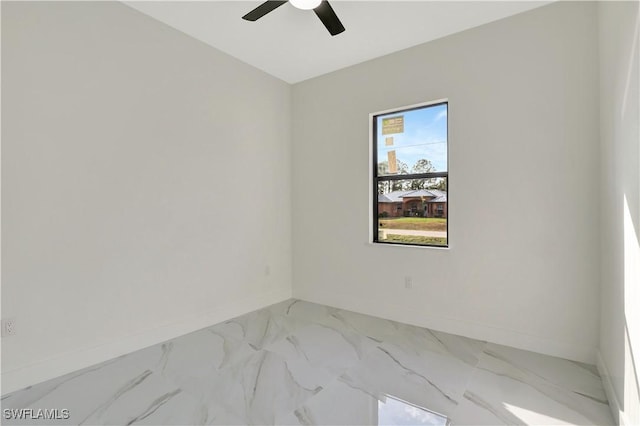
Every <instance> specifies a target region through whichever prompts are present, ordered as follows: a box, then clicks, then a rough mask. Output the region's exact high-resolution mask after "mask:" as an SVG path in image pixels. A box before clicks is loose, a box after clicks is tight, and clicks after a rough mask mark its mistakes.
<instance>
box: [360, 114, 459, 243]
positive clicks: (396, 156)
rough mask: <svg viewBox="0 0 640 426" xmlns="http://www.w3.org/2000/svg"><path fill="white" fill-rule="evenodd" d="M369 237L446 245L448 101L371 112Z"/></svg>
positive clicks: (384, 240)
mask: <svg viewBox="0 0 640 426" xmlns="http://www.w3.org/2000/svg"><path fill="white" fill-rule="evenodd" d="M371 125H372V132H371V134H372V145H373V146H372V150H371V152H372V157H373V158H372V160H373V164H372V165H373V167H372V173H373V187H372V191H373V208H372V215H373V242H375V243H385V244H403V245H414V246H415V245H417V246H437V247H448V245H449V243H448V212H449V209H448V202H447V194H448V181H449V167H448V103H447V102H446V101H438V102H433V103H429V104H422V105H418V106H411V107H406V108H402V109H398V110H393V111H385V112H381V113H377V114H372V115H371Z"/></svg>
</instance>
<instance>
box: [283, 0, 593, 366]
mask: <svg viewBox="0 0 640 426" xmlns="http://www.w3.org/2000/svg"><path fill="white" fill-rule="evenodd" d="M596 29H597V17H596V4H595V3H591V2H585V3H574V2H562V3H559V4H553V5H550V6H546V7H542V8H539V9H536V10H533V11H531V12H527V13H524V14H521V15H517V16H514V17H510V18H507V19H504V20H501V21H498V22H494V23H491V24H488V25H485V26H482V27H478V28H475V29H471V30H469V31H465V32H463V33H459V34H456V35H453V36H450V37H446V38H443V39H440V40H436V41H433V42H430V43H426V44H423V45H420V46H417V47H414V48H410V49H407V50H404V51H401V52H398V53H394V54H391V55H388V56H385V57H382V58H379V59H375V60H372V61H369V62H366V63H363V64H360V65H356V66H353V67H350V68H347V69H344V70H340V71H336V72H334V73H331V74H328V75H325V76H322V77H318V78H314V79H312V80H308V81H305V82H302V83H299V84H296V85H295V86H294V89H293V176H294V182H293V211H294V212H295V214H294V216H293V235H294V239H293V241H294V242H293V248H294V250H293V253H294V256H293V264H294V280H293V282H294V290H293V291H294V296H295V297H299V298H302V299H306V300H310V301H315V302H320V303H326V304H329V305H334V306H338V307H343V308H348V309H352V310H355V311H360V312H365V313H370V314H374V315H378V316H383V317H388V318H392V319H396V320H400V321H406V322H410V323H414V324H418V325H422V326H427V327H431V328H434V329H438V330H443V331H449V332H453V333H457V334H462V335H467V336H471V337H475V338H480V339H487V340H491V341H494V342H498V343H504V344H507V345H512V346H515V347H520V348H525V349H530V350H534V351H538V352H542V353H548V354H552V355H559V356H563V357H566V358H571V359H576V360H582V361H588V362H594V361H595V349H596V346H597V341H598V309H599V307H598V294H599V293H598V292H599V279H598V276H599V231H598V229H599V228H598V220H599V205H600V203H601V202H602V201H601V197H600V195H601V194H600V193H599V191H600V185H599V152H598V151H599V147H598V129H599V125H598V72H597V68H598V63H597V49H596V48H594V46H596V45H597V31H596ZM381 30H383V29H381ZM442 98H448V99H449V148H450V186H449V189H450V194H449V201H450V216H449V220H450V225H449V230H450V244H451V248H450V249H448V250H443V249H429V248H406V247H392V246H383V245H370V244H368V242H367V241H368V234H369V157H368V152H369V139H368V114H369V113H371V112H376V111H381V110H386V109H389V108H394V107H401V106H404V105H410V104H416V103H420V102H425V101H429V100H436V99H442ZM405 275H410V276H412V277H413V280H414V285H413V286H414V288H413V289H412V290H410V291H407V290H405V289H404V284H403V277H404V276H405Z"/></svg>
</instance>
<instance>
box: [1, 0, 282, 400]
mask: <svg viewBox="0 0 640 426" xmlns="http://www.w3.org/2000/svg"><path fill="white" fill-rule="evenodd" d="M2 65H3V67H2V74H3V75H2V92H3V93H2V95H3V96H2V112H3V123H2V142H3V146H2V149H3V152H2V154H3V155H2V208H3V210H2V216H3V223H2V233H3V239H2V252H3V266H4V268H3V274H2V284H3V285H2V316H3V317H14V318H15V319H16V320H17V327H18V333H17V335H15V336H12V337H9V338H4V339H3V342H2V343H3V347H2V386H3V388H2V391H3V393H5V392H9V391H11V390H13V389H16V388H18V387H20V386H26V385H28V384H32V383H34V382H37V381H40V380H44V379H47V378H50V377H53V376H56V375H59V374H62V373H65V372H68V371H71V370H75V369H77V368H81V367H83V366H85V365H89V364H92V363H95V362H98V361H102V360H104V359H107V358H110V357H113V356H116V355H120V354H122V353H125V352H128V351H131V350H134V349H138V348H140V347H144V346H146V345H149V344H152V343H156V342H158V341H162V340H164V339H167V338H170V337H174V336H176V335H179V334H183V333H186V332H189V331H192V330H194V329H197V328H201V327H204V326H206V325H210V324H212V323H215V322H218V321H220V320H222V319H226V318H229V317H231V316H234V315H238V314H241V313H243V312H246V311H250V310H253V309H257V308H260V307H262V306H265V305H268V304H270V303H274V302H277V301H280V300H283V299H286V298H289V297H290V295H291V241H290V239H291V229H290V228H291V217H290V215H291V196H290V182H291V173H290V172H291V170H290V166H289V165H290V151H291V148H290V142H291V139H290V129H291V126H290V115H291V111H290V107H291V88H290V86H289V85H288V84H285V83H284V82H282V81H280V80H277V79H275V78H273V77H271V76H268V75H267V74H264V73H262V72H260V71H258V70H256V69H255V68H252V67H250V66H248V65H245V64H243V63H241V62H239V61H237V60H235V59H233V58H231V57H229V56H227V55H225V54H223V53H221V52H219V51H217V50H215V49H213V48H211V47H208V46H206V45H205V44H203V43H200V42H198V41H195V40H193V39H192V38H190V37H187V36H185V35H184V34H182V33H180V32H178V31H176V30H173V29H171V28H169V27H168V26H166V25H164V24H161V23H159V22H157V21H155V20H153V19H151V18H149V17H147V16H145V15H142V14H140V13H139V12H137V11H134V10H133V9H130V8H129V7H127V6H124V5H122V4H120V3H116V2H68V3H57V2H40V3H34V2H20V3H11V2H2ZM267 266H269V268H270V273H269V274H267V271H266V268H267Z"/></svg>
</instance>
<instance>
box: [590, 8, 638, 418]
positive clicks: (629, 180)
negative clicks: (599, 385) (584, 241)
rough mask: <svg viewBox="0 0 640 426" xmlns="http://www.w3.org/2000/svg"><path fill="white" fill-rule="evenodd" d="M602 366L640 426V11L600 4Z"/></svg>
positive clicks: (614, 395)
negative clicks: (639, 377) (639, 376)
mask: <svg viewBox="0 0 640 426" xmlns="http://www.w3.org/2000/svg"><path fill="white" fill-rule="evenodd" d="M598 15H599V35H600V39H599V42H600V44H599V50H600V78H601V84H600V100H601V102H600V105H601V106H600V117H601V128H600V135H601V158H602V161H601V163H602V186H601V188H600V193H601V194H602V201H603V203H602V213H601V219H602V220H601V232H602V275H601V280H602V294H601V324H600V355H601V356H600V359H599V360H598V361H599V367H600V369H601V371H602V372H603V376H604V378H605V384H606V385H608V389H607V390H608V397H609V401H610V405H611V408H612V410H613V411H614V415H615V416H616V417H618V418H619V420H620V422H621V424H627V425H631V424H634V425H638V424H640V396H639V395H640V392H639V390H638V368H640V171H639V170H640V130H639V127H640V95H639V91H640V84H639V80H640V71H639V69H640V34H639V32H638V31H639V27H640V9H639V6H638V2H601V3H600V4H599V6H598Z"/></svg>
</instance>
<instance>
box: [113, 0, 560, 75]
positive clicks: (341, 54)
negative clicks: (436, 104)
mask: <svg viewBox="0 0 640 426" xmlns="http://www.w3.org/2000/svg"><path fill="white" fill-rule="evenodd" d="M261 3H262V1H261V0H257V1H134V2H130V1H127V2H125V4H127V5H129V6H131V7H133V8H135V9H137V10H139V11H141V12H143V13H145V14H147V15H150V16H152V17H154V18H155V19H157V20H159V21H161V22H164V23H166V24H168V25H170V26H172V27H174V28H176V29H178V30H180V31H182V32H184V33H186V34H188V35H190V36H192V37H194V38H196V39H198V40H201V41H203V42H205V43H207V44H209V45H211V46H213V47H215V48H217V49H219V50H222V51H223V52H226V53H228V54H229V55H231V56H234V57H236V58H238V59H240V60H242V61H244V62H246V63H248V64H250V65H253V66H254V67H256V68H259V69H261V70H263V71H265V72H267V73H269V74H271V75H273V76H276V77H278V78H280V79H282V80H284V81H286V82H289V83H296V82H299V81H302V80H306V79H309V78H312V77H316V76H319V75H322V74H325V73H328V72H331V71H335V70H338V69H340V68H344V67H347V66H350V65H354V64H357V63H360V62H363V61H366V60H369V59H373V58H376V57H379V56H383V55H386V54H389V53H392V52H396V51H398V50H402V49H405V48H407V47H411V46H415V45H417V44H421V43H425V42H427V41H430V40H434V39H437V38H440V37H443V36H446V35H449V34H453V33H456V32H459V31H463V30H466V29H469V28H473V27H476V26H478V25H482V24H485V23H487V22H491V21H495V20H498V19H501V18H505V17H507V16H511V15H515V14H517V13H521V12H524V11H526V10H530V9H533V8H536V7H539V6H541V5H544V4H547V3H550V1H522V0H521V1H340V0H333V1H331V5H332V6H333V8H334V10H335V11H336V13H337V14H338V16H339V17H340V20H341V21H342V23H343V25H344V26H345V28H346V31H345V32H344V33H342V34H339V35H337V36H335V37H331V35H329V33H328V32H327V30H326V29H325V28H324V26H323V25H322V23H321V22H320V20H319V19H318V18H317V17H316V15H315V13H313V11H310V10H299V9H296V8H295V7H293V6H292V5H290V4H285V5H283V6H281V7H279V8H278V9H276V10H274V11H273V12H271V13H269V14H268V15H266V16H264V17H262V18H261V19H259V20H258V21H256V22H248V21H245V20H243V19H241V17H242V16H243V15H244V14H246V13H247V12H249V11H250V10H252V9H253V8H254V7H256V6H258V5H259V4H261Z"/></svg>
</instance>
